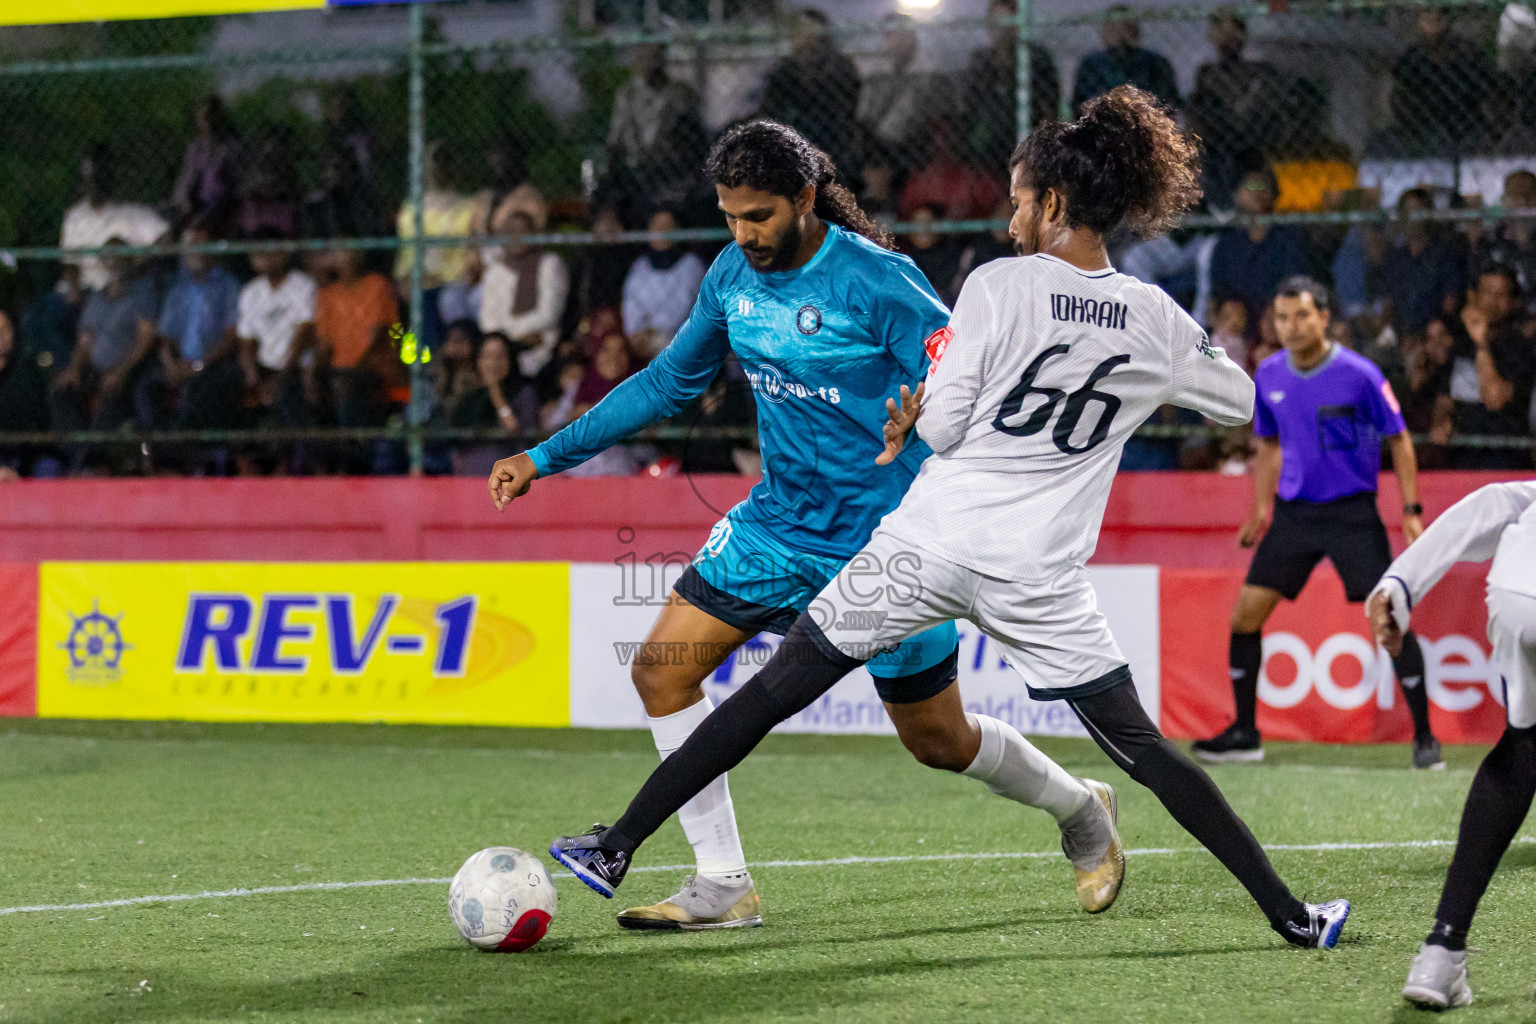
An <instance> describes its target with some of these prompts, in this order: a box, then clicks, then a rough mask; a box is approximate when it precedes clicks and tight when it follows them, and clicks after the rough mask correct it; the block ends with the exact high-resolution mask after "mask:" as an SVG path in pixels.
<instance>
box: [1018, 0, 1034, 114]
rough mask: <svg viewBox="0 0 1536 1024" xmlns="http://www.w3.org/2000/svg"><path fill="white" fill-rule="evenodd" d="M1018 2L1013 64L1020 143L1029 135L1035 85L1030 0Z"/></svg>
mask: <svg viewBox="0 0 1536 1024" xmlns="http://www.w3.org/2000/svg"><path fill="white" fill-rule="evenodd" d="M1018 2H1019V10H1018V16H1019V23H1018V25H1017V26H1016V31H1017V33H1018V50H1017V53H1016V56H1015V58H1014V64H1015V66H1016V68H1017V75H1018V96H1017V103H1018V105H1019V110H1018V124H1019V141H1021V142H1022V141H1023V140H1024V138H1025V137H1026V136H1028V135H1029V129H1030V127H1031V126H1030V123H1029V121H1030V114H1031V111H1030V105H1031V103H1032V100H1033V97H1032V95H1031V93H1032V92H1033V91H1034V84H1035V83H1034V68H1033V61H1032V60H1031V59H1030V54H1029V14H1030V0H1018Z"/></svg>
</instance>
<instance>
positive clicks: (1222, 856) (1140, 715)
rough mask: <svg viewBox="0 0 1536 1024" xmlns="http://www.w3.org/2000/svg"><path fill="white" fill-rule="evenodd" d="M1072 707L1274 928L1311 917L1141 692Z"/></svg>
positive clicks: (1127, 687)
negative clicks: (1162, 728)
mask: <svg viewBox="0 0 1536 1024" xmlns="http://www.w3.org/2000/svg"><path fill="white" fill-rule="evenodd" d="M1254 635H1257V634H1254ZM1068 703H1069V704H1070V705H1071V707H1072V710H1073V711H1075V712H1076V713H1077V717H1078V718H1079V719H1081V720H1082V722H1083V725H1084V726H1086V727H1087V729H1088V734H1089V735H1090V736H1092V737H1093V738H1094V741H1095V742H1097V743H1098V745H1099V746H1100V747H1101V748H1102V749H1103V751H1104V752H1105V753H1106V754H1108V755H1109V757H1110V759H1111V760H1112V761H1114V762H1115V763H1116V764H1117V765H1119V766H1120V767H1121V768H1123V769H1124V770H1125V771H1126V773H1127V774H1128V775H1130V777H1131V778H1133V779H1135V780H1136V781H1137V782H1139V783H1141V784H1142V785H1143V786H1146V787H1147V788H1148V789H1150V790H1151V791H1152V792H1153V794H1154V795H1155V796H1156V797H1157V798H1158V799H1159V800H1161V801H1162V804H1163V806H1164V807H1166V808H1167V809H1168V813H1169V814H1171V815H1173V819H1174V820H1175V821H1177V822H1178V823H1179V824H1180V825H1182V826H1184V829H1185V831H1187V832H1188V833H1189V834H1190V835H1192V836H1194V837H1195V838H1196V839H1198V840H1199V841H1200V843H1201V844H1202V845H1204V846H1205V848H1206V849H1207V850H1210V851H1211V852H1212V853H1213V854H1215V855H1216V859H1217V860H1219V861H1221V863H1222V866H1223V867H1225V868H1226V869H1227V870H1228V871H1230V872H1232V874H1233V875H1234V876H1235V877H1236V878H1237V880H1238V881H1239V882H1241V883H1242V884H1243V888H1245V889H1247V890H1248V894H1249V895H1250V896H1252V897H1253V901H1254V902H1255V903H1257V904H1258V905H1259V909H1260V910H1262V911H1263V912H1264V916H1265V917H1267V918H1269V923H1270V924H1271V925H1277V924H1280V923H1281V922H1283V921H1289V920H1292V919H1295V918H1296V917H1297V916H1298V915H1304V914H1305V908H1304V907H1303V905H1302V902H1301V901H1300V900H1298V899H1297V898H1296V897H1295V896H1293V895H1292V894H1291V890H1290V889H1289V888H1287V886H1286V884H1285V883H1284V882H1283V881H1281V880H1280V876H1279V875H1278V874H1276V873H1275V869H1274V866H1273V865H1272V864H1270V862H1269V857H1268V856H1266V855H1265V853H1264V848H1263V847H1261V846H1260V845H1259V842H1258V840H1257V839H1255V838H1253V833H1252V832H1250V831H1248V826H1247V825H1245V824H1243V819H1241V818H1239V817H1238V816H1237V814H1236V813H1235V812H1234V811H1233V810H1232V808H1231V806H1229V805H1228V804H1227V800H1226V798H1225V797H1224V796H1222V795H1221V790H1219V789H1217V788H1216V783H1214V782H1212V781H1211V777H1210V776H1209V775H1207V774H1205V772H1203V771H1201V770H1200V768H1199V766H1197V765H1196V764H1195V763H1194V762H1193V761H1191V760H1190V759H1189V758H1187V757H1185V756H1184V755H1183V754H1182V753H1180V751H1179V749H1178V748H1177V747H1175V746H1174V745H1173V744H1172V743H1170V742H1169V741H1168V740H1166V739H1164V738H1163V734H1162V733H1161V732H1159V731H1158V728H1157V726H1156V725H1153V724H1152V720H1151V719H1150V718H1148V717H1147V713H1146V711H1145V710H1144V709H1143V708H1142V706H1141V701H1140V700H1139V699H1138V698H1137V696H1136V687H1135V686H1133V685H1132V684H1131V683H1129V682H1126V683H1122V684H1120V685H1118V686H1115V687H1113V688H1111V689H1109V690H1105V691H1104V692H1102V693H1096V694H1094V695H1093V696H1091V697H1074V698H1071V699H1070V700H1069V701H1068Z"/></svg>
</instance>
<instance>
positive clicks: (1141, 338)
mask: <svg viewBox="0 0 1536 1024" xmlns="http://www.w3.org/2000/svg"><path fill="white" fill-rule="evenodd" d="M928 353H929V356H930V359H931V364H930V366H929V370H928V379H927V382H926V384H927V392H926V395H925V397H924V399H923V409H922V415H921V417H920V418H919V419H918V422H917V432H918V435H919V436H920V437H922V439H923V440H924V441H926V442H927V443H928V445H929V446H930V447H931V448H933V455H932V456H930V457H929V458H928V459H927V461H925V462H924V463H923V466H922V469H921V471H919V473H918V475H917V478H916V479H915V480H914V481H913V482H912V487H911V489H910V490H908V491H907V494H906V497H905V498H904V499H903V500H902V502H901V504H900V505H899V506H897V507H896V508H895V509H894V510H893V511H891V512H890V513H889V514H888V515H887V516H886V517H885V519H884V520H883V521H882V523H881V529H883V530H886V531H888V532H890V533H892V534H894V535H896V536H898V537H901V538H903V539H906V540H908V541H911V542H912V543H913V544H914V545H917V546H919V547H921V548H923V549H925V550H929V551H932V552H934V553H935V554H938V555H941V556H943V557H944V558H947V559H949V560H950V561H953V562H955V563H957V564H959V565H963V566H966V567H967V568H970V569H974V570H975V571H977V572H980V573H984V574H986V575H988V576H993V577H996V578H998V579H1005V580H1015V581H1019V582H1026V583H1043V582H1046V581H1048V580H1051V579H1054V578H1055V577H1056V576H1058V575H1059V574H1060V573H1061V572H1062V571H1063V570H1064V569H1067V568H1069V567H1072V566H1076V565H1082V564H1083V563H1085V562H1086V561H1087V560H1088V558H1089V557H1090V556H1091V555H1092V554H1093V549H1094V546H1095V545H1096V543H1097V541H1098V535H1099V524H1100V522H1101V521H1102V519H1103V517H1104V505H1105V503H1106V502H1107V501H1108V500H1109V489H1110V484H1111V483H1112V482H1113V480H1114V476H1115V469H1116V467H1117V466H1118V465H1119V462H1120V451H1121V449H1122V448H1123V447H1124V446H1125V440H1126V438H1128V437H1129V436H1130V435H1131V433H1132V432H1133V431H1134V430H1135V429H1136V428H1137V427H1138V426H1140V425H1141V424H1142V423H1143V422H1144V421H1145V420H1146V419H1147V417H1148V416H1150V415H1151V414H1152V412H1153V411H1154V410H1156V409H1157V408H1158V407H1159V406H1161V405H1165V404H1172V405H1179V406H1183V407H1185V408H1187V409H1193V410H1195V411H1196V412H1199V413H1203V414H1204V415H1206V416H1208V417H1210V418H1211V419H1213V420H1215V421H1216V422H1218V423H1221V424H1223V425H1233V424H1238V423H1245V422H1247V421H1248V420H1249V418H1250V417H1251V416H1252V415H1253V381H1252V380H1250V379H1249V377H1248V375H1247V374H1246V373H1245V372H1244V371H1243V370H1242V368H1241V367H1239V366H1238V365H1237V364H1235V363H1233V362H1232V361H1231V360H1230V359H1228V358H1227V356H1226V353H1225V352H1223V351H1222V350H1221V349H1219V348H1215V347H1213V346H1212V345H1211V343H1210V341H1209V340H1208V339H1207V337H1206V334H1205V332H1204V331H1202V330H1201V329H1200V327H1199V325H1197V324H1196V323H1195V322H1194V320H1192V319H1190V317H1189V315H1188V314H1187V313H1185V312H1184V311H1183V310H1182V309H1180V308H1179V307H1178V305H1177V304H1175V303H1174V301H1173V300H1172V299H1171V298H1169V296H1168V294H1167V293H1166V292H1164V291H1163V290H1162V289H1160V288H1157V287H1154V286H1152V285H1148V284H1144V283H1142V282H1141V281H1138V280H1136V279H1135V278H1133V277H1127V276H1126V275H1124V274H1121V273H1117V272H1116V271H1115V270H1114V269H1112V268H1109V269H1105V270H1100V271H1094V272H1091V273H1090V272H1087V271H1083V270H1079V269H1077V268H1076V267H1073V266H1072V265H1071V264H1068V263H1065V262H1063V261H1062V260H1059V259H1056V258H1055V257H1052V256H1046V255H1043V254H1042V255H1036V256H1027V257H1021V258H1011V259H1001V260H997V261H995V262H992V263H989V264H987V265H986V266H984V267H981V268H979V269H978V270H976V271H975V272H974V273H972V274H971V276H970V277H969V278H967V279H966V282H965V287H964V288H963V289H962V290H961V292H960V298H959V301H957V302H956V303H955V310H954V315H953V316H952V317H951V319H950V323H949V326H948V327H947V328H945V329H944V330H943V331H940V332H939V333H938V334H936V335H934V336H933V337H932V338H930V339H929V343H928Z"/></svg>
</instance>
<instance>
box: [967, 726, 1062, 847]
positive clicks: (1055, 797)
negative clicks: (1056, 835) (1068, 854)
mask: <svg viewBox="0 0 1536 1024" xmlns="http://www.w3.org/2000/svg"><path fill="white" fill-rule="evenodd" d="M974 717H975V719H976V724H977V725H979V726H980V727H981V749H980V750H978V751H977V752H976V760H974V761H972V762H971V764H970V767H968V768H966V769H965V771H964V772H963V773H962V774H964V775H969V776H970V777H971V778H973V779H979V780H981V782H983V783H984V784H985V785H986V787H987V788H988V789H990V790H991V791H992V792H994V793H996V794H997V795H998V796H1002V797H1007V798H1008V799H1009V800H1014V801H1017V802H1018V803H1021V804H1024V805H1025V806H1028V807H1038V808H1040V809H1041V810H1043V811H1048V812H1050V814H1051V815H1052V816H1053V817H1054V818H1055V819H1056V820H1057V821H1058V822H1061V821H1066V820H1067V819H1068V818H1070V817H1072V815H1074V814H1076V813H1077V812H1078V811H1079V810H1081V809H1082V808H1083V805H1084V804H1085V803H1086V802H1087V801H1088V800H1089V799H1090V798H1091V797H1092V794H1091V793H1089V791H1088V787H1086V786H1084V785H1083V784H1082V783H1081V782H1079V781H1077V779H1075V778H1074V777H1073V776H1072V775H1070V774H1069V773H1068V772H1067V770H1066V769H1065V768H1063V767H1062V766H1061V765H1059V764H1057V763H1056V762H1055V761H1052V760H1051V759H1050V758H1048V757H1046V756H1045V755H1044V754H1042V753H1040V751H1039V750H1037V749H1036V748H1035V747H1034V745H1033V744H1031V743H1030V742H1029V741H1028V740H1026V739H1025V738H1024V737H1023V736H1022V735H1020V734H1019V731H1018V730H1017V729H1015V728H1014V727H1013V726H1011V725H1009V724H1008V723H1007V722H1004V721H1001V720H1000V719H996V718H988V717H987V716H986V715H976V716H974Z"/></svg>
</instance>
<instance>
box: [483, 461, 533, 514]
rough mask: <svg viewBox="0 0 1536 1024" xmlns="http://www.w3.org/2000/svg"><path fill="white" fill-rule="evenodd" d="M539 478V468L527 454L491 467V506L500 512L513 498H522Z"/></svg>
mask: <svg viewBox="0 0 1536 1024" xmlns="http://www.w3.org/2000/svg"><path fill="white" fill-rule="evenodd" d="M538 478H539V467H537V466H535V465H534V464H533V460H532V459H530V458H529V457H528V453H527V452H519V453H518V454H516V455H514V456H512V457H511V458H510V459H502V460H500V461H499V462H497V463H496V465H494V466H492V467H491V479H490V480H489V481H488V482H487V484H486V486H487V487H489V488H490V490H491V504H493V505H495V506H496V511H497V512H500V511H501V510H502V509H504V508H506V507H507V505H508V504H509V503H510V502H511V501H512V499H513V498H521V497H522V496H523V495H525V494H527V493H528V488H529V487H531V486H532V485H533V482H534V481H535V480H537V479H538Z"/></svg>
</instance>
